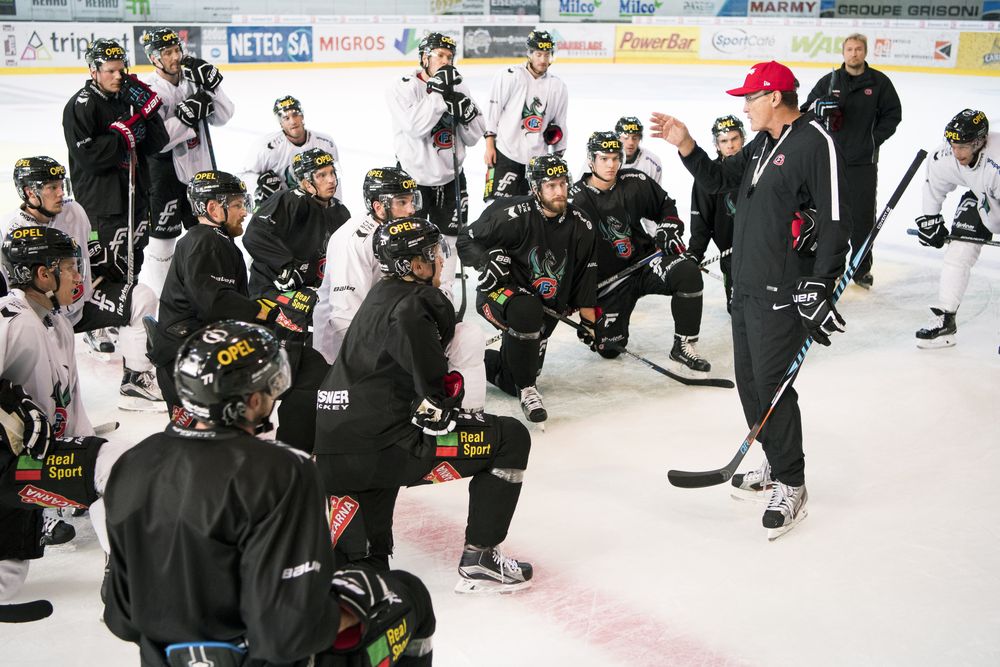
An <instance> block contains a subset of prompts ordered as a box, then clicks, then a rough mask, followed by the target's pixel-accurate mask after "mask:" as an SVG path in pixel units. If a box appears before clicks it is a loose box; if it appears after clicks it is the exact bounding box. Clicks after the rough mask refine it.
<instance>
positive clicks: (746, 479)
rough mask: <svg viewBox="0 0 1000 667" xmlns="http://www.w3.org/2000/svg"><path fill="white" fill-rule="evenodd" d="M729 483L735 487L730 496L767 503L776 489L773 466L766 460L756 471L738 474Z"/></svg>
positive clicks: (730, 491)
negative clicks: (772, 473)
mask: <svg viewBox="0 0 1000 667" xmlns="http://www.w3.org/2000/svg"><path fill="white" fill-rule="evenodd" d="M729 482H730V484H732V485H733V488H731V489H730V490H729V495H731V496H732V497H733V498H734V499H736V500H750V501H753V502H758V503H766V502H767V500H768V497H769V496H770V494H771V489H772V488H773V487H774V477H772V476H771V464H770V463H768V462H767V459H766V458H765V459H764V462H763V463H761V464H760V467H758V468H757V469H756V470H748V471H747V472H743V473H736V474H735V475H733V478H732V479H731V480H729Z"/></svg>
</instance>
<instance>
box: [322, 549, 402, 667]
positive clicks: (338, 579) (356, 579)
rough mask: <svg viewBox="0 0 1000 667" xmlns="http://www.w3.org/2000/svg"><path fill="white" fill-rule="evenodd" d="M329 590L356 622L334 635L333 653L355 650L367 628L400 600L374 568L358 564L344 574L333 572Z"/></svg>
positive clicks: (348, 567)
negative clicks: (394, 601) (393, 603)
mask: <svg viewBox="0 0 1000 667" xmlns="http://www.w3.org/2000/svg"><path fill="white" fill-rule="evenodd" d="M330 588H331V589H332V590H333V592H334V593H335V594H336V595H337V598H338V599H339V601H340V606H341V608H342V609H346V610H347V611H349V612H350V613H351V614H353V615H354V616H355V617H356V618H357V619H358V621H359V623H358V625H354V626H351V627H349V628H347V629H346V630H344V631H343V632H341V633H340V634H338V635H337V637H336V639H334V641H333V650H334V651H351V650H353V649H355V648H357V646H358V644H360V643H361V640H362V639H363V638H364V637H365V635H367V634H368V628H369V627H371V626H372V625H373V624H374V623H377V622H378V620H379V619H380V618H381V617H382V616H384V615H385V614H386V612H388V610H389V608H390V607H391V605H392V602H393V600H394V599H395V600H396V601H398V600H399V596H397V595H396V594H395V593H393V592H392V591H391V590H389V587H388V586H386V585H385V580H384V579H382V577H381V576H379V574H378V572H377V571H376V570H375V569H374V568H372V567H369V566H368V565H363V564H361V563H351V564H350V565H348V566H347V567H345V568H344V569H343V570H337V571H336V572H334V573H333V581H331V582H330Z"/></svg>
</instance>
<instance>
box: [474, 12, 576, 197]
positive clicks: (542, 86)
mask: <svg viewBox="0 0 1000 667" xmlns="http://www.w3.org/2000/svg"><path fill="white" fill-rule="evenodd" d="M527 47H528V61H527V62H526V63H525V64H524V66H523V67H520V66H515V67H508V68H507V69H505V70H503V71H502V72H500V74H499V75H497V77H496V78H495V79H493V88H492V89H491V90H490V100H489V104H488V105H487V107H486V134H485V137H486V154H485V156H484V159H485V161H486V168H487V172H486V189H485V192H484V193H483V199H484V200H488V199H492V198H499V197H516V196H520V195H526V194H529V192H530V190H529V187H528V181H527V178H526V177H525V169H526V167H527V165H528V162H529V161H530V160H531V158H533V157H536V156H539V155H544V154H545V153H546V152H552V151H554V152H556V153H558V154H559V155H562V154H563V152H564V151H565V150H566V146H567V143H566V139H567V137H566V129H565V128H566V109H567V106H568V101H569V93H568V92H567V90H566V84H565V83H563V81H562V79H559V78H558V77H556V76H554V75H552V74H550V73H549V66H550V65H551V64H552V58H553V56H554V55H555V42H554V41H553V39H552V35H550V34H549V33H548V32H546V31H544V30H532V31H531V33H530V34H529V35H528V43H527Z"/></svg>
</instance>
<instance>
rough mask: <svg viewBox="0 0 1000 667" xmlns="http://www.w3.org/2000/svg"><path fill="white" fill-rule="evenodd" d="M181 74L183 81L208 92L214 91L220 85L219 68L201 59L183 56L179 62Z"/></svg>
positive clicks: (220, 75) (220, 74)
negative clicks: (191, 82)
mask: <svg viewBox="0 0 1000 667" xmlns="http://www.w3.org/2000/svg"><path fill="white" fill-rule="evenodd" d="M181 72H182V73H183V74H184V78H185V79H187V80H188V81H193V82H194V83H196V84H198V85H199V86H202V87H203V88H207V89H208V90H215V89H216V88H218V87H219V84H220V83H222V73H221V72H220V71H219V68H218V67H216V66H215V65H213V64H212V63H209V62H205V61H204V60H202V59H201V58H194V57H192V56H185V57H184V59H183V60H181Z"/></svg>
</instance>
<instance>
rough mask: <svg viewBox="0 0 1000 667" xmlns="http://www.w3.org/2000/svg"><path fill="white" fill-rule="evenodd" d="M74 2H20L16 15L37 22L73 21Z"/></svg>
mask: <svg viewBox="0 0 1000 667" xmlns="http://www.w3.org/2000/svg"><path fill="white" fill-rule="evenodd" d="M71 2H72V0H20V2H19V3H17V5H16V6H17V7H18V8H19V9H20V11H17V9H15V11H14V13H15V14H17V15H18V17H19V18H29V19H32V20H35V21H71V20H72V19H73V10H72V4H71Z"/></svg>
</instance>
